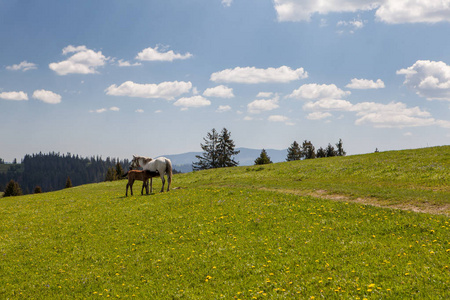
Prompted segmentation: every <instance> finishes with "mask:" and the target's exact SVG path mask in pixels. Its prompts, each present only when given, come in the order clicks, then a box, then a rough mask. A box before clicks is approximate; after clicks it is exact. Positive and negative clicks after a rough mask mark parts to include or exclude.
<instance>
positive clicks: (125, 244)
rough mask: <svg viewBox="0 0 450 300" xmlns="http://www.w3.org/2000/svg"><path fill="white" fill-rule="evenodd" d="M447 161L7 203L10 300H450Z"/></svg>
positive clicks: (351, 160)
mask: <svg viewBox="0 0 450 300" xmlns="http://www.w3.org/2000/svg"><path fill="white" fill-rule="evenodd" d="M449 159H450V147H448V146H447V147H437V148H428V149H419V150H410V151H398V152H386V153H375V154H369V155H361V156H349V157H340V158H331V159H316V160H311V161H299V162H291V163H280V164H273V165H265V166H253V167H238V168H230V169H220V170H208V171H202V172H196V173H189V174H180V175H176V176H175V178H174V182H173V187H179V189H173V190H172V191H170V192H169V193H155V194H152V195H144V196H141V195H137V194H138V193H135V196H133V197H128V198H126V197H124V194H125V185H126V182H125V181H120V182H112V183H110V182H108V183H100V184H90V185H85V186H80V187H75V188H70V189H65V190H62V191H58V192H52V193H44V194H37V195H28V196H21V197H9V198H2V199H0V218H1V220H2V222H1V225H0V274H1V275H2V276H0V298H1V299H8V298H26V299H84V298H89V299H96V298H107V297H110V298H139V299H178V298H184V299H221V298H223V299H234V298H235V299H255V298H256V299H285V298H287V299H320V298H326V299H334V298H344V299H364V298H366V299H449V298H450V291H449V288H448V287H449V285H450V269H449V265H450V224H449V222H450V218H449V216H448V205H449V204H450V189H449V180H450V178H449V176H450V175H449V164H450V161H449ZM137 187H139V184H137V186H136V185H135V191H138V190H140V188H137ZM154 188H155V190H156V191H159V189H160V182H159V181H158V180H154ZM319 194H320V195H322V196H324V197H325V196H326V197H329V198H332V199H339V201H334V200H331V199H323V198H319V197H317V196H318V195H319ZM311 195H316V196H311ZM338 196H339V197H338ZM358 199H359V200H358ZM361 199H363V200H364V201H365V202H366V203H370V202H373V203H374V204H376V205H382V206H387V207H376V206H372V205H365V204H363V203H361V201H363V200H361ZM347 200H348V201H347ZM389 207H394V208H399V207H404V208H414V209H416V210H424V211H430V212H433V213H432V214H431V213H417V212H412V211H406V210H401V209H392V208H389ZM430 207H431V209H429V208H430Z"/></svg>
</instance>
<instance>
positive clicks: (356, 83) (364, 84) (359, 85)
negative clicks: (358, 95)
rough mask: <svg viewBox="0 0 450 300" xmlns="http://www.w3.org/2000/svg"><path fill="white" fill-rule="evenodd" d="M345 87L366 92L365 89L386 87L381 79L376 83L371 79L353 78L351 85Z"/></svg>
mask: <svg viewBox="0 0 450 300" xmlns="http://www.w3.org/2000/svg"><path fill="white" fill-rule="evenodd" d="M345 87H346V88H349V89H360V90H364V89H383V88H384V87H385V86H384V82H383V81H382V80H381V79H378V80H377V81H376V82H374V81H373V80H369V79H357V78H353V79H352V80H351V81H350V83H349V84H347V85H346V86H345Z"/></svg>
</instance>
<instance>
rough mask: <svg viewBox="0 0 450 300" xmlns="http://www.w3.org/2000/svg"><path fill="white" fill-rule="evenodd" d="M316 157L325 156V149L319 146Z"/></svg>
mask: <svg viewBox="0 0 450 300" xmlns="http://www.w3.org/2000/svg"><path fill="white" fill-rule="evenodd" d="M316 157H317V158H321V157H327V152H326V151H325V149H323V148H322V147H320V148H319V149H317V153H316Z"/></svg>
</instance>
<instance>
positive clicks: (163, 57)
mask: <svg viewBox="0 0 450 300" xmlns="http://www.w3.org/2000/svg"><path fill="white" fill-rule="evenodd" d="M163 51H164V50H162V51H159V46H156V47H155V48H152V47H148V48H146V49H144V50H142V51H141V52H139V53H138V55H137V56H136V59H138V60H142V61H174V60H176V59H181V60H183V59H188V58H190V57H192V54H191V53H189V52H187V53H186V54H179V53H175V52H173V50H169V51H166V52H163Z"/></svg>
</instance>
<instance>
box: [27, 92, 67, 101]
mask: <svg viewBox="0 0 450 300" xmlns="http://www.w3.org/2000/svg"><path fill="white" fill-rule="evenodd" d="M33 98H34V99H37V100H40V101H42V102H44V103H48V104H58V103H61V95H58V94H56V93H53V92H52V91H46V90H36V91H34V93H33Z"/></svg>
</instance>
